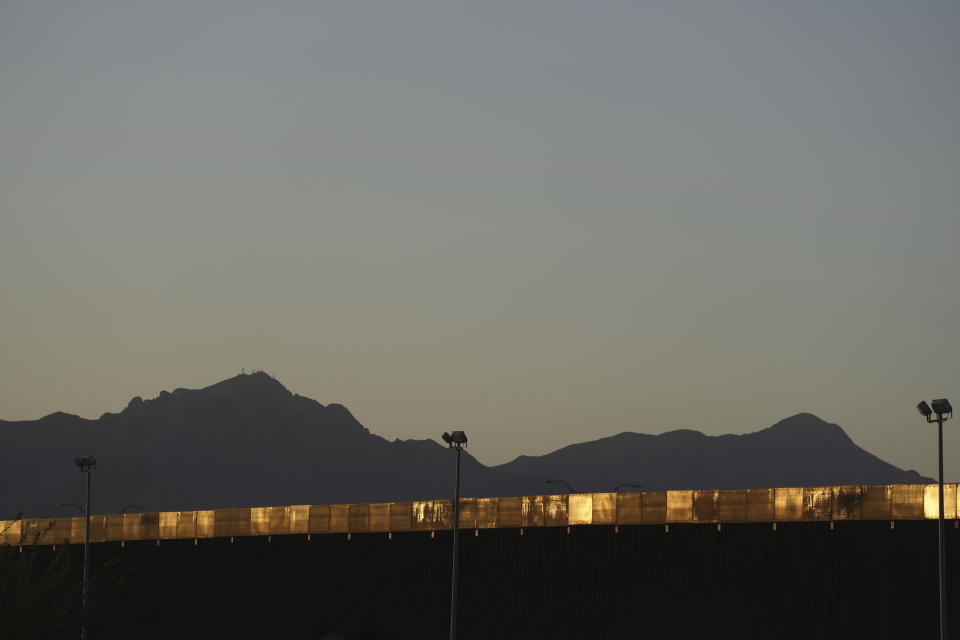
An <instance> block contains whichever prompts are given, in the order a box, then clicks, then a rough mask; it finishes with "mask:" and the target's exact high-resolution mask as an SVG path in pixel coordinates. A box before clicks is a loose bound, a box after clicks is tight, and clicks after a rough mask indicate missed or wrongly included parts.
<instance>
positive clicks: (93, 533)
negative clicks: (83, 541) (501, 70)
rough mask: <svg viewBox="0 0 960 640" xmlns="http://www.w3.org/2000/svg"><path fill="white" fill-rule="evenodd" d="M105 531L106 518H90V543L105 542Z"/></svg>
mask: <svg viewBox="0 0 960 640" xmlns="http://www.w3.org/2000/svg"><path fill="white" fill-rule="evenodd" d="M104 530H105V527H104V517H103V516H90V542H103V541H104V533H105V531H104Z"/></svg>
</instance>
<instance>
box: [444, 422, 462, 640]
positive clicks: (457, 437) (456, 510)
mask: <svg viewBox="0 0 960 640" xmlns="http://www.w3.org/2000/svg"><path fill="white" fill-rule="evenodd" d="M442 437H443V441H444V442H446V443H447V446H448V447H450V448H451V449H456V451H457V481H456V484H455V489H454V492H453V576H452V577H451V579H450V640H457V638H458V637H459V635H458V631H457V608H458V606H459V603H458V600H457V583H459V581H460V580H459V578H460V554H459V553H458V547H459V543H460V452H461V451H463V447H464V445H466V444H467V434H465V433H464V432H463V431H453V432H451V433H447V432H446V431H444V432H443V436H442Z"/></svg>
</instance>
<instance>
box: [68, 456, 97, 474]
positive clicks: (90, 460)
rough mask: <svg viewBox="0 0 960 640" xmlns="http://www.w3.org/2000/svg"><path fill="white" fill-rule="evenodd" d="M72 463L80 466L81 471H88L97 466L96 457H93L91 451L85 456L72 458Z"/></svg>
mask: <svg viewBox="0 0 960 640" xmlns="http://www.w3.org/2000/svg"><path fill="white" fill-rule="evenodd" d="M73 464H75V465H77V466H78V467H80V471H81V472H82V473H90V472H91V471H93V470H94V469H96V468H97V459H96V458H94V457H93V454H92V453H91V454H90V455H88V456H87V457H86V458H74V459H73Z"/></svg>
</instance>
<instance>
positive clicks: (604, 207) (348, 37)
mask: <svg viewBox="0 0 960 640" xmlns="http://www.w3.org/2000/svg"><path fill="white" fill-rule="evenodd" d="M958 63H960V5H958V3H957V2H955V1H954V0H943V1H939V2H936V1H930V2H927V1H923V0H918V1H915V2H887V1H884V0H869V1H867V0H863V1H859V0H857V1H849V2H836V0H830V1H826V0H824V1H820V0H809V1H805V2H778V1H770V0H764V1H757V2H735V1H718V0H705V1H702V2H677V1H676V0H650V1H644V2H598V1H592V2H574V3H571V2H562V1H557V0H551V1H549V2H547V1H535V2H517V1H516V0H513V1H511V2H498V1H492V0H485V1H483V2H471V3H459V2H450V1H444V2H412V1H410V2H407V1H400V2H397V1H391V2H378V3H372V2H361V1H350V2H306V1H301V2H293V1H276V0H274V1H271V2H237V1H230V2H227V1H216V2H198V1H196V0H191V1H189V2H186V1H184V2H176V1H165V2H145V1H144V2H137V1H132V0H123V1H120V0H117V1H111V2H100V1H85V2H77V1H76V0H70V1H60V2H53V1H51V2H34V1H27V0H23V1H15V0H0V300H2V305H0V318H2V334H0V362H2V365H0V371H2V373H0V376H2V377H0V417H3V418H5V419H27V418H31V419H32V418H36V417H39V416H41V415H44V414H46V413H49V412H52V411H55V410H65V411H68V412H71V413H78V414H80V415H83V416H87V417H96V416H98V415H100V414H101V413H103V412H105V411H118V410H120V409H122V408H123V406H124V405H125V404H126V402H127V400H128V399H129V398H130V397H132V396H134V395H142V396H145V397H153V396H156V395H157V394H158V393H159V392H160V390H162V389H172V388H175V387H201V386H206V385H208V384H211V383H214V382H216V381H218V380H220V379H223V378H227V377H230V376H232V375H234V374H236V373H239V372H240V370H241V368H244V367H245V368H246V369H247V370H248V371H249V370H251V369H263V370H266V371H267V372H269V373H272V374H274V375H275V376H276V377H277V378H278V379H279V380H280V381H281V382H283V383H284V384H286V385H287V387H288V388H290V389H291V390H292V391H295V392H297V393H300V394H303V395H307V396H310V397H313V398H316V399H317V400H319V401H320V402H323V403H329V402H339V403H342V404H345V405H347V406H348V407H349V408H350V409H351V410H352V411H353V412H354V414H355V415H356V416H357V417H358V419H360V420H361V421H362V422H363V423H364V424H366V426H368V427H369V428H370V429H371V430H372V431H374V432H375V433H379V434H381V435H384V436H385V437H388V438H394V437H400V438H436V437H437V435H438V434H439V433H440V432H442V431H443V430H445V429H448V428H450V427H452V426H457V427H460V428H463V429H465V430H466V431H467V432H468V434H469V435H470V436H471V439H472V440H471V446H470V450H471V452H472V453H473V454H474V455H476V456H477V457H479V458H480V460H482V461H483V462H486V463H488V464H492V463H500V462H504V461H506V460H508V459H510V458H512V457H514V456H515V455H517V454H520V453H528V454H539V453H544V452H547V451H550V450H552V449H555V448H557V447H560V446H562V445H565V444H568V443H571V442H575V441H582V440H588V439H593V438H597V437H601V436H605V435H610V434H614V433H618V432H621V431H627V430H630V431H644V432H650V433H659V432H662V431H665V430H669V429H672V428H677V427H689V428H695V429H699V430H702V431H704V432H706V433H710V434H720V433H727V432H734V433H742V432H749V431H754V430H756V429H759V428H762V427H766V426H768V425H770V424H772V423H773V422H775V421H777V420H779V419H781V418H783V417H786V416H788V415H791V414H793V413H797V412H801V411H809V412H812V413H816V414H818V415H820V416H821V417H823V418H824V419H826V420H829V421H831V422H836V423H838V424H840V425H842V426H843V427H844V428H845V429H846V430H847V431H848V433H849V434H850V435H851V436H852V437H853V438H854V440H856V441H857V442H858V443H859V444H860V445H861V446H863V447H865V448H867V449H868V450H870V451H872V452H874V453H876V454H878V455H880V456H881V457H884V458H885V459H887V460H889V461H891V462H893V463H894V464H897V465H899V466H902V467H906V468H916V469H918V470H920V471H921V472H924V473H926V474H929V475H933V474H934V473H935V470H936V441H935V437H934V429H932V428H931V427H929V426H928V425H926V424H924V423H923V422H922V421H921V419H920V418H919V416H918V415H917V414H916V412H915V410H914V408H913V407H914V405H915V404H916V403H917V402H918V401H919V400H921V399H927V400H929V399H930V398H931V397H938V396H939V395H947V396H948V397H949V396H953V399H954V403H955V404H957V405H960V375H958V366H960V338H958V335H957V333H958V331H957V327H958V325H960V316H958V312H960V297H958V293H960V285H958V276H960V246H958V245H960V209H958V203H960V117H958V116H960V72H958V69H960V64H958ZM958 431H960V420H957V421H956V423H948V429H947V432H948V436H947V445H948V448H947V454H948V469H949V474H948V475H950V476H951V477H952V479H954V480H956V479H957V478H958V476H960V446H958V445H960V434H958ZM638 478H639V479H641V480H642V473H641V474H640V475H639V476H638ZM631 479H632V478H631Z"/></svg>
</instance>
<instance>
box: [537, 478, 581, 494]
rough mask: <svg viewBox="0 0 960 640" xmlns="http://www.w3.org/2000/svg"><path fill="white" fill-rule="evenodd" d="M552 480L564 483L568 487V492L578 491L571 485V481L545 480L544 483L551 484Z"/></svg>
mask: <svg viewBox="0 0 960 640" xmlns="http://www.w3.org/2000/svg"><path fill="white" fill-rule="evenodd" d="M551 482H556V483H557V484H563V485H566V487H567V493H578V492H577V490H576V489H574V488H573V487H572V486H570V483H569V482H567V481H566V480H544V481H543V483H544V484H550V483H551Z"/></svg>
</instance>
